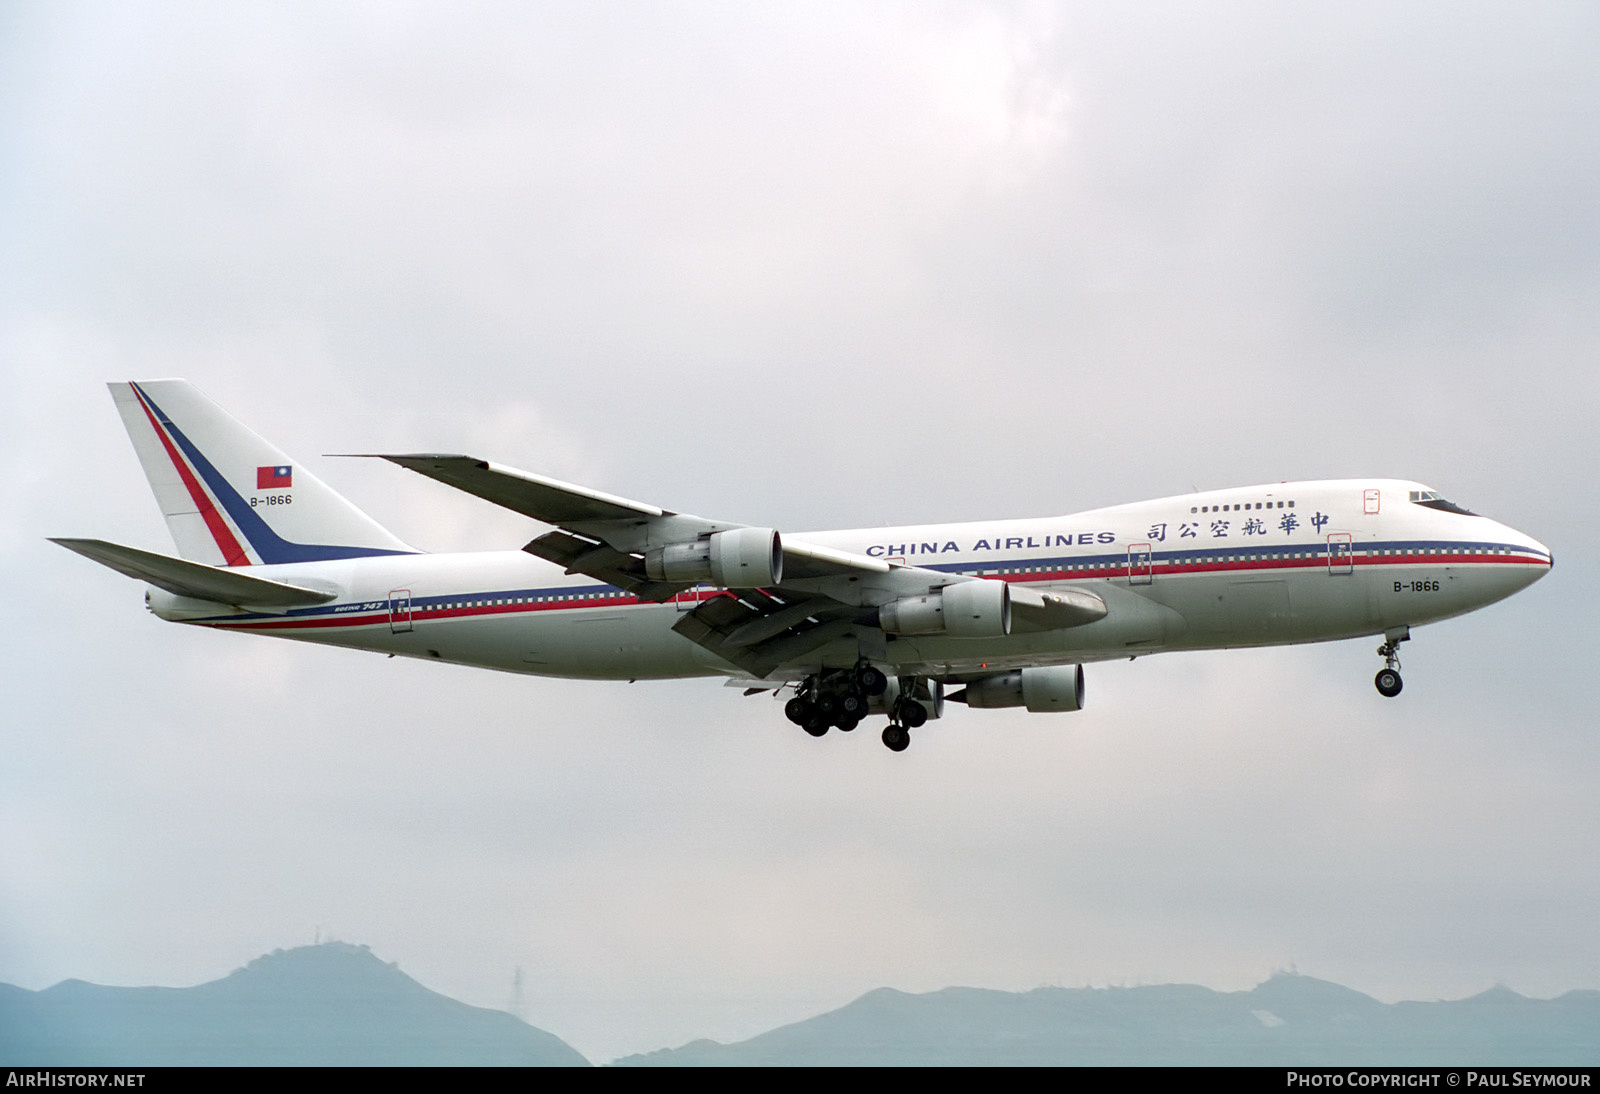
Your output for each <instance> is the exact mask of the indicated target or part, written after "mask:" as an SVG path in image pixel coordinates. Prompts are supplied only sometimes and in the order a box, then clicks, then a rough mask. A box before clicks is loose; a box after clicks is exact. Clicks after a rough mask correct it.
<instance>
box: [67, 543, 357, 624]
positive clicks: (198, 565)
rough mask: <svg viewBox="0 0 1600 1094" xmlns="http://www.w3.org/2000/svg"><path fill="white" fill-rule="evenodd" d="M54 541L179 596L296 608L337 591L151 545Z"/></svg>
mask: <svg viewBox="0 0 1600 1094" xmlns="http://www.w3.org/2000/svg"><path fill="white" fill-rule="evenodd" d="M50 542H51V543H59V544H61V546H63V547H65V548H66V549H67V550H69V551H76V552H77V553H78V554H80V555H82V556H83V557H85V558H92V559H94V560H95V561H96V562H98V563H100V565H102V566H109V567H111V569H113V570H115V571H117V573H119V574H126V575H127V576H129V577H132V578H137V579H139V580H140V581H144V582H147V583H149V584H151V585H154V586H155V587H156V588H158V589H165V590H166V591H167V592H169V593H172V594H173V595H175V596H191V597H194V598H196V599H198V600H214V601H216V602H217V603H219V604H239V605H244V604H249V605H252V606H255V607H264V608H293V607H299V606H302V605H307V604H324V603H326V602H328V601H329V600H332V599H333V598H334V597H335V596H337V595H338V594H337V593H325V592H319V591H318V590H316V589H302V588H300V587H299V586H298V585H285V584H284V583H283V582H281V581H268V580H267V579H266V578H262V577H251V576H250V575H248V574H242V573H240V572H239V571H238V570H224V569H221V568H219V567H216V566H207V565H206V564H205V563H203V562H189V561H188V560H186V559H181V558H173V557H171V556H170V555H158V554H156V553H155V552H153V551H141V550H139V549H138V548H136V547H124V546H122V545H121V544H117V543H107V542H106V541H105V540H103V539H51V541H50Z"/></svg>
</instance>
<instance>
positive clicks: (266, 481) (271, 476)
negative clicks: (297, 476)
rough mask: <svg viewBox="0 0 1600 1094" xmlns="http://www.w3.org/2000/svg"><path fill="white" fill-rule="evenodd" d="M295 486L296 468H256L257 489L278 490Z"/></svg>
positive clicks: (281, 466) (285, 465) (286, 465)
mask: <svg viewBox="0 0 1600 1094" xmlns="http://www.w3.org/2000/svg"><path fill="white" fill-rule="evenodd" d="M293 485H294V468H292V467H290V466H289V465H288V464H282V465H280V466H278V467H258V468H256V489H257V490H277V489H282V488H283V487H285V486H293Z"/></svg>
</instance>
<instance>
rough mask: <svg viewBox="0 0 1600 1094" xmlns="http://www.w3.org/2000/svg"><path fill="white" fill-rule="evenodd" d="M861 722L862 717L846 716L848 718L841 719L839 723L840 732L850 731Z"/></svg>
mask: <svg viewBox="0 0 1600 1094" xmlns="http://www.w3.org/2000/svg"><path fill="white" fill-rule="evenodd" d="M860 724H861V719H860V718H846V719H844V720H843V721H841V722H840V723H839V732H840V733H849V732H850V731H851V730H852V729H854V728H856V726H858V725H860Z"/></svg>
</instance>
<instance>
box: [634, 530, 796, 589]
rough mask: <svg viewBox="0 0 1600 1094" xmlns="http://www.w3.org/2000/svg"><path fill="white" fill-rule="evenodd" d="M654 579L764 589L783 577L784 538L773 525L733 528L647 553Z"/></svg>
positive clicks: (646, 564)
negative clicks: (772, 527) (768, 526)
mask: <svg viewBox="0 0 1600 1094" xmlns="http://www.w3.org/2000/svg"><path fill="white" fill-rule="evenodd" d="M644 569H645V574H646V575H647V576H648V577H649V578H650V580H651V581H672V582H685V581H686V582H691V583H698V582H708V583H710V584H712V585H716V586H719V587H721V588H724V589H762V588H768V587H770V586H773V585H777V584H780V583H781V582H782V581H783V541H782V539H781V538H780V537H779V535H778V533H777V532H776V531H775V530H773V529H771V528H730V529H729V530H728V531H726V532H713V533H712V534H711V535H709V536H702V537H701V538H700V539H697V540H694V541H693V542H691V543H669V544H668V545H667V546H665V547H652V548H651V549H650V550H648V551H646V552H645V554H644Z"/></svg>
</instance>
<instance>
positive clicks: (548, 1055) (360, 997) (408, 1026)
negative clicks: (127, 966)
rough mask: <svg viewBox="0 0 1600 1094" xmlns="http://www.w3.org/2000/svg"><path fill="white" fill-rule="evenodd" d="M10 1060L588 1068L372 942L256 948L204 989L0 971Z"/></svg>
mask: <svg viewBox="0 0 1600 1094" xmlns="http://www.w3.org/2000/svg"><path fill="white" fill-rule="evenodd" d="M0 1064H10V1065H21V1066H47V1065H56V1066H118V1067H133V1066H149V1067H161V1066H189V1065H200V1064H212V1065H215V1064H225V1065H228V1064H238V1065H361V1064H369V1065H370V1064H377V1065H413V1066H416V1065H421V1066H438V1065H450V1066H461V1065H494V1066H507V1065H511V1066H517V1065H523V1066H528V1065H535V1066H537V1065H545V1066H570V1067H585V1066H587V1065H588V1061H587V1060H585V1059H584V1058H583V1057H582V1056H580V1055H579V1054H578V1053H577V1052H576V1051H574V1050H573V1049H572V1048H571V1047H570V1046H568V1045H567V1044H566V1043H565V1042H564V1041H562V1040H561V1039H560V1038H558V1037H556V1036H554V1035H553V1034H549V1033H545V1032H544V1031H543V1030H538V1029H534V1028H533V1027H532V1026H530V1025H527V1024H526V1023H524V1022H522V1021H520V1020H518V1019H517V1018H515V1017H513V1016H512V1015H509V1014H506V1013H503V1012H501V1011H494V1010H485V1009H483V1008H482V1007H469V1006H467V1005H466V1004H465V1003H458V1002H456V1001H455V1000H454V999H450V998H447V997H445V996H443V995H440V994H438V993H437V992H432V991H429V990H428V989H427V988H425V987H423V986H422V985H421V984H419V983H417V982H416V981H415V980H413V979H411V978H410V977H409V976H407V975H406V974H405V973H403V972H401V971H400V970H399V969H398V968H396V967H395V966H393V965H390V964H386V963H384V962H383V961H380V960H379V959H378V958H376V957H374V956H373V955H372V953H371V952H370V951H369V950H368V949H367V948H366V947H365V946H352V945H347V944H345V943H338V942H330V943H326V944H324V945H320V946H305V947H302V948H300V949H293V950H275V951H273V952H272V953H270V954H267V955H266V956H264V957H258V958H256V959H255V960H254V961H252V962H250V964H248V965H246V966H245V967H244V968H242V969H238V970H236V971H235V972H233V973H232V974H231V975H229V976H227V977H224V978H223V979H221V980H215V981H212V982H211V983H209V984H201V985H199V986H198V987H193V988H108V987H101V986H100V985H98V984H88V983H85V982H83V981H81V980H66V981H63V982H62V983H60V984H57V985H56V986H55V987H52V988H46V989H45V990H44V991H38V992H35V991H27V990H25V989H23V988H18V987H13V986H12V985H10V984H0Z"/></svg>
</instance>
